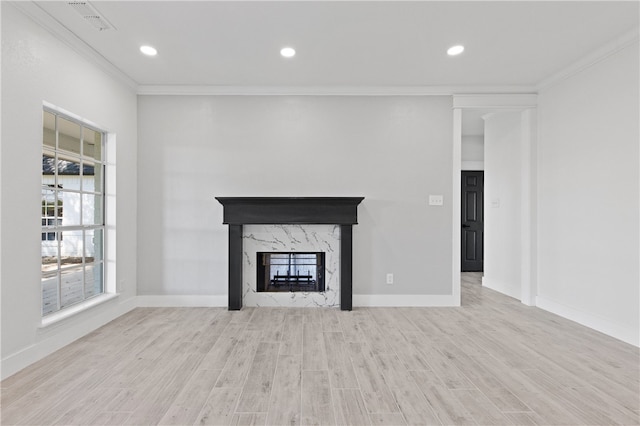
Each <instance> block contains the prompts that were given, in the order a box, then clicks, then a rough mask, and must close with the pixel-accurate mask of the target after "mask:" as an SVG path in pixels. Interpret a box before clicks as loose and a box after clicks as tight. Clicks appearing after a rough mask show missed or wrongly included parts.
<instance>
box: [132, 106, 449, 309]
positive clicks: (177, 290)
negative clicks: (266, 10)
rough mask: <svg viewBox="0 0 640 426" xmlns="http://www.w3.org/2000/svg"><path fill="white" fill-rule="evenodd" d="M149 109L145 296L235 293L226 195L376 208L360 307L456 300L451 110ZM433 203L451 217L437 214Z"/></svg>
mask: <svg viewBox="0 0 640 426" xmlns="http://www.w3.org/2000/svg"><path fill="white" fill-rule="evenodd" d="M138 105H139V108H138V123H139V134H138V139H139V145H138V148H139V154H138V158H139V159H140V161H139V163H138V167H139V175H138V185H139V186H138V194H139V208H138V215H139V216H138V217H139V227H138V260H139V267H138V281H139V286H138V291H139V294H142V295H224V294H226V292H227V267H228V266H227V249H228V248H227V227H226V226H225V225H222V206H221V205H220V204H219V203H218V202H217V201H216V200H215V199H214V197H215V196H364V197H366V198H365V200H364V201H363V203H362V204H361V205H360V206H359V209H358V219H359V224H358V225H356V226H354V273H353V276H354V290H353V291H354V294H363V295H384V294H396V295H398V294H400V295H407V294H408V295H414V294H417V295H450V294H452V272H451V271H452V259H451V251H452V242H451V229H452V228H451V226H452V225H451V220H452V219H451V218H452V210H451V200H450V197H451V194H452V173H451V165H452V161H453V159H452V155H453V154H452V152H453V151H452V143H451V141H452V127H453V124H452V112H451V98H449V97H335V96H326V97H323V96H318V97H314V96H297V97H296V96H263V97H260V96H257V97H256V96H235V97H233V96H226V97H225V96H220V97H211V96H140V97H139V99H138ZM457 192H459V190H457ZM457 192H456V194H457ZM429 194H443V195H444V196H445V205H444V206H443V207H434V206H428V195H429ZM386 273H393V274H394V276H395V284H394V285H392V286H390V285H386V284H385V278H386ZM354 301H355V298H354ZM410 301H411V300H410ZM413 301H414V302H416V300H415V299H413ZM417 302H418V303H419V301H417ZM354 303H355V302H354Z"/></svg>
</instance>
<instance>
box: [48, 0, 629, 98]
mask: <svg viewBox="0 0 640 426" xmlns="http://www.w3.org/2000/svg"><path fill="white" fill-rule="evenodd" d="M92 4H93V5H94V6H95V7H96V8H97V9H98V10H99V11H100V12H101V14H102V15H103V16H104V17H105V18H106V19H107V20H108V21H109V22H111V23H112V24H113V25H114V26H115V27H116V30H108V31H101V32H100V31H97V30H95V29H94V28H93V27H92V26H91V25H89V24H88V23H87V22H85V21H84V20H83V19H82V17H81V16H80V15H78V14H77V13H76V12H75V11H74V10H73V9H71V8H70V7H69V6H68V5H67V3H66V2H61V1H44V2H37V5H38V6H39V7H40V8H41V9H42V10H44V11H45V12H46V13H48V14H49V15H51V16H52V17H53V18H55V20H57V21H58V23H60V24H62V25H63V26H64V27H66V28H67V29H68V30H69V31H70V32H72V33H73V34H75V36H77V37H78V38H79V39H81V40H82V41H83V42H84V43H86V44H87V45H88V46H89V47H90V48H91V49H93V50H95V51H96V52H97V53H98V54H99V55H100V56H102V57H103V58H105V59H106V60H107V61H108V62H110V63H111V64H113V65H114V66H115V67H117V68H118V69H119V70H121V71H122V72H123V73H124V74H126V75H128V76H129V77H130V78H131V79H132V80H134V81H135V82H136V83H137V84H139V85H215V86H236V87H242V86H254V87H255V86H265V87H269V86H281V87H300V86H308V87H322V86H325V87H327V86H334V87H335V86H348V87H376V86H395V87H408V86H435V87H437V86H455V87H470V90H473V88H474V87H476V88H477V87H502V88H504V87H517V86H523V87H525V86H526V87H535V85H536V84H537V83H539V82H540V81H542V80H544V79H545V78H548V77H550V76H551V75H553V74H555V73H557V72H559V71H561V70H562V69H564V68H566V67H567V66H569V65H571V64H572V63H574V62H576V61H577V60H579V59H581V58H583V57H584V56H585V55H588V54H589V53H591V52H593V51H594V50H596V49H598V48H599V47H601V46H603V45H604V44H606V43H609V42H611V41H612V40H615V39H616V38H618V37H620V36H621V35H623V34H625V33H628V32H629V31H632V30H633V29H634V28H637V27H638V23H639V3H638V2H636V1H627V2H616V1H602V2H592V1H569V2H557V1H533V2H517V1H506V2H505V1H501V2H483V1H472V2H458V1H447V2H435V1H414V2H396V1H393V2H392V1H377V2H365V1H354V2H347V1H316V2H313V1H299V2H296V1H285V2H271V1H258V2H247V1H232V2H222V1H195V2H186V1H95V2H92ZM458 43H461V44H464V45H465V46H466V51H465V52H464V53H463V54H462V55H460V56H458V57H455V58H450V57H447V55H446V53H445V51H446V49H447V48H448V47H450V46H451V45H454V44H458ZM141 44H150V45H153V46H155V47H156V48H157V49H158V52H159V53H158V56H156V57H154V58H149V57H145V56H144V55H142V54H141V53H140V52H139V50H138V48H139V46H140V45H141ZM285 45H290V46H293V47H295V48H296V50H297V55H296V56H295V57H294V58H292V59H288V60H287V59H284V58H282V57H280V55H279V51H280V48H281V47H283V46H285Z"/></svg>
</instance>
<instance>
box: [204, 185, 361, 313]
mask: <svg viewBox="0 0 640 426" xmlns="http://www.w3.org/2000/svg"><path fill="white" fill-rule="evenodd" d="M363 199H364V197H216V200H218V201H219V202H220V204H222V206H223V220H222V223H223V224H225V225H229V310H230V311H235V310H240V309H242V294H243V278H242V269H243V247H242V246H243V244H242V241H243V225H338V226H340V309H341V310H343V311H350V310H351V308H352V283H353V266H352V259H353V232H352V231H353V229H352V228H353V225H357V224H358V204H360V202H361V201H362V200H363Z"/></svg>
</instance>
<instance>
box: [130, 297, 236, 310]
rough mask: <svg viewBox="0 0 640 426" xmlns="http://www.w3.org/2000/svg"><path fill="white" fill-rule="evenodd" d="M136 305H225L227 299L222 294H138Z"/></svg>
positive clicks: (148, 306) (141, 306)
mask: <svg viewBox="0 0 640 426" xmlns="http://www.w3.org/2000/svg"><path fill="white" fill-rule="evenodd" d="M137 299H138V300H137V305H138V307H140V308H168V307H191V308H193V307H208V308H218V307H227V306H228V303H229V299H228V297H227V295H226V294H223V295H214V296H208V295H171V296H155V295H148V296H138V297H137Z"/></svg>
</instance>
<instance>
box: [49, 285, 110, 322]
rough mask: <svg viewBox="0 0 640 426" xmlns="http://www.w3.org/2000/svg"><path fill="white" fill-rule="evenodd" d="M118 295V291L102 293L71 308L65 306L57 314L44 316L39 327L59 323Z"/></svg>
mask: <svg viewBox="0 0 640 426" xmlns="http://www.w3.org/2000/svg"><path fill="white" fill-rule="evenodd" d="M117 297H118V294H117V293H109V294H102V295H100V296H96V297H93V298H91V299H89V300H85V301H84V302H82V303H78V304H77V305H73V306H71V307H69V308H65V309H63V310H61V311H60V312H56V313H55V314H50V315H47V316H46V317H44V318H42V321H41V322H40V326H39V327H38V328H41V329H42V328H47V327H50V326H52V325H54V324H57V323H59V322H60V321H64V320H65V319H67V318H70V317H72V316H75V315H77V314H79V313H81V312H84V311H87V310H89V309H91V308H93V307H94V306H98V305H102V304H103V303H106V302H108V301H109V300H113V299H115V298H117Z"/></svg>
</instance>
